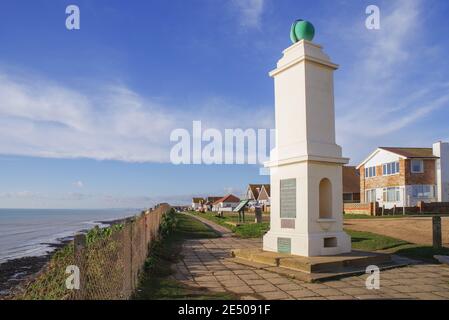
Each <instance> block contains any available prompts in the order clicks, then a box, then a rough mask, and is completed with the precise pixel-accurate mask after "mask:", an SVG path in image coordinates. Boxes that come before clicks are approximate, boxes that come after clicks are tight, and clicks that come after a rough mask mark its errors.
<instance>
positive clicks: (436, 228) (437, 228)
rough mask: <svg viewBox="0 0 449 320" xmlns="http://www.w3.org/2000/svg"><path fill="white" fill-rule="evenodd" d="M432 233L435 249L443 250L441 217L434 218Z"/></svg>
mask: <svg viewBox="0 0 449 320" xmlns="http://www.w3.org/2000/svg"><path fill="white" fill-rule="evenodd" d="M432 233H433V248H434V249H441V247H442V239H441V217H440V216H434V217H432Z"/></svg>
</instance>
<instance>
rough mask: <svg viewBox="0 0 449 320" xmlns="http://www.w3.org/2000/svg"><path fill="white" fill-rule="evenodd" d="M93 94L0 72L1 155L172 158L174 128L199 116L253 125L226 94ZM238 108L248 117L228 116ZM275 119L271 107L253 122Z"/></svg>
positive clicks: (221, 123) (120, 88)
mask: <svg viewBox="0 0 449 320" xmlns="http://www.w3.org/2000/svg"><path fill="white" fill-rule="evenodd" d="M89 92H94V93H86V92H83V91H81V90H75V89H72V88H69V87H67V86H62V85H59V84H55V83H54V82H52V81H50V80H47V79H43V78H39V77H36V76H31V75H26V76H18V75H17V74H11V73H7V72H4V71H1V70H0V154H5V155H20V156H36V157H49V158H90V159H97V160H119V161H126V162H168V161H169V155H170V148H171V146H172V143H171V142H170V133H171V131H172V130H174V129H176V128H186V129H189V128H191V127H192V121H193V120H201V121H203V123H204V125H205V126H207V127H212V128H217V129H219V130H222V129H224V128H238V127H241V128H247V127H248V123H247V122H245V120H244V119H248V118H250V117H251V111H250V110H248V111H244V110H247V109H248V108H245V107H243V106H237V105H231V104H228V103H227V102H226V101H225V100H223V99H220V98H213V99H210V98H209V99H205V101H201V102H199V103H198V105H195V106H178V105H177V106H176V108H174V107H172V106H170V105H161V104H159V103H157V102H154V101H153V100H151V99H149V98H147V97H144V96H142V95H139V94H138V93H136V92H135V91H133V90H131V89H130V88H128V87H127V86H125V85H122V84H120V85H117V84H113V85H110V84H97V85H96V86H95V87H94V90H89ZM242 110H243V111H242ZM237 111H238V113H239V114H240V115H242V112H243V116H239V117H238V118H232V117H229V116H228V115H229V114H236V113H237ZM245 112H248V114H247V115H245V114H244V113H245ZM268 112H269V111H268ZM271 119H272V117H271V114H269V113H267V116H266V117H263V116H261V117H260V120H256V121H252V123H251V126H254V127H255V128H269V127H270V126H271Z"/></svg>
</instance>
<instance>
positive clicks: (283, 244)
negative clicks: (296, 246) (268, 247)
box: [278, 238, 292, 254]
mask: <svg viewBox="0 0 449 320" xmlns="http://www.w3.org/2000/svg"><path fill="white" fill-rule="evenodd" d="M278 252H279V253H288V254H290V253H291V252H292V239H290V238H278Z"/></svg>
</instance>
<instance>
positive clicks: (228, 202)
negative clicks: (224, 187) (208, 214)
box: [212, 194, 240, 212]
mask: <svg viewBox="0 0 449 320" xmlns="http://www.w3.org/2000/svg"><path fill="white" fill-rule="evenodd" d="M239 203H240V199H239V198H237V197H236V196H234V195H232V194H228V195H227V196H224V197H223V198H221V199H219V200H217V201H215V202H214V203H213V204H212V211H217V212H218V211H232V210H234V209H235V208H236V207H237V206H238V205H239Z"/></svg>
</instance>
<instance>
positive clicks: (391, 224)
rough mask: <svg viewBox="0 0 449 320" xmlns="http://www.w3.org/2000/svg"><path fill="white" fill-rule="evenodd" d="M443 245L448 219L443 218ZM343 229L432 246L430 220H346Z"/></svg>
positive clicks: (446, 242)
mask: <svg viewBox="0 0 449 320" xmlns="http://www.w3.org/2000/svg"><path fill="white" fill-rule="evenodd" d="M441 220H442V221H441V222H442V230H443V244H444V245H445V246H449V217H443V218H442V219H441ZM344 226H345V228H347V229H350V230H356V231H367V232H373V233H378V234H382V235H386V236H389V237H393V238H396V239H401V240H405V241H408V242H410V243H415V244H423V245H432V218H429V217H424V218H398V219H348V220H345V225H344Z"/></svg>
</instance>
